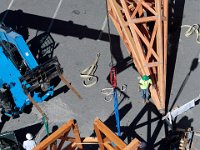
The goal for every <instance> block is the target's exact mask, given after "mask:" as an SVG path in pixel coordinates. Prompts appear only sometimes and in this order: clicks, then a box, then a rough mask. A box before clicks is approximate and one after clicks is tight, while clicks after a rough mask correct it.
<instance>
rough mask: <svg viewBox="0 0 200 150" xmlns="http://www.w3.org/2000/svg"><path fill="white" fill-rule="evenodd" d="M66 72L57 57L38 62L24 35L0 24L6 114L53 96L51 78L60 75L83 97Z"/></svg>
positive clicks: (1, 96)
mask: <svg viewBox="0 0 200 150" xmlns="http://www.w3.org/2000/svg"><path fill="white" fill-rule="evenodd" d="M62 73H63V69H62V68H61V67H60V64H59V62H58V60H57V57H54V58H52V59H50V60H49V61H47V62H45V63H44V64H42V65H38V63H37V61H36V59H35V58H34V56H33V55H32V53H31V51H30V50H29V47H28V46H27V44H26V42H25V41H24V39H23V37H22V36H21V35H19V34H17V33H16V32H14V31H13V30H12V29H10V28H7V27H4V26H1V27H0V88H1V91H0V107H1V111H2V112H3V113H4V114H6V115H9V116H14V115H15V114H16V113H17V114H19V113H20V112H23V109H24V107H25V106H27V105H29V104H30V103H31V102H32V103H33V100H34V102H35V104H36V103H38V102H42V101H44V100H45V99H47V98H48V97H49V96H53V93H54V86H52V85H51V84H50V81H51V80H52V79H53V78H55V77H57V76H59V77H60V78H61V80H62V81H64V82H65V84H66V85H67V86H68V87H69V88H70V89H71V90H73V92H75V94H77V95H78V97H79V98H81V96H80V95H79V94H78V92H77V91H76V90H75V89H74V88H73V87H72V86H71V85H70V84H69V83H68V82H67V80H65V79H64V77H63V76H62ZM33 104H34V103H33Z"/></svg>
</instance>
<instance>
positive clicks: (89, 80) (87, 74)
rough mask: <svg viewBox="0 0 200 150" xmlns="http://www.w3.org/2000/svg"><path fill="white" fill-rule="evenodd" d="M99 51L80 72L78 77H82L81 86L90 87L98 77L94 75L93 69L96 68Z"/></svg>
mask: <svg viewBox="0 0 200 150" xmlns="http://www.w3.org/2000/svg"><path fill="white" fill-rule="evenodd" d="M99 57H100V53H98V54H97V56H96V59H95V61H94V62H93V63H92V65H91V66H89V67H87V68H86V69H84V70H83V71H82V72H81V73H80V77H81V78H82V79H83V86H84V87H87V88H88V87H91V86H93V85H95V84H96V83H97V81H98V77H97V76H95V75H94V73H95V71H96V70H97V67H98V65H97V63H98V61H99Z"/></svg>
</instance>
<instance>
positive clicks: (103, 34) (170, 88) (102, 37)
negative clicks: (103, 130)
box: [0, 0, 200, 150]
mask: <svg viewBox="0 0 200 150" xmlns="http://www.w3.org/2000/svg"><path fill="white" fill-rule="evenodd" d="M0 12H1V14H0V16H1V17H2V16H5V17H4V20H3V21H4V22H5V23H6V24H8V25H10V26H11V27H13V28H16V26H18V27H19V26H21V27H23V29H24V28H25V29H26V30H22V31H23V32H22V33H23V34H24V33H26V36H25V37H26V41H27V42H29V43H30V42H31V40H33V39H35V38H36V37H37V36H38V35H39V34H41V33H43V32H46V31H49V32H50V33H51V37H52V39H53V42H54V44H55V45H56V48H55V49H54V50H53V51H52V54H53V56H57V57H58V60H59V62H60V64H61V66H62V67H63V70H64V76H65V78H66V79H67V81H69V82H70V83H71V85H72V86H73V87H74V88H75V89H76V90H77V91H78V92H79V93H80V95H81V96H82V97H83V99H79V98H78V97H77V96H76V95H75V94H74V93H73V91H72V90H68V89H67V87H65V86H64V83H63V82H62V81H61V82H59V84H58V85H57V87H56V92H55V96H54V97H52V98H51V99H49V100H48V101H45V102H43V103H41V104H39V106H40V107H41V108H42V109H43V110H44V111H45V113H46V114H47V116H48V117H49V128H50V130H52V128H53V127H56V126H58V127H59V126H60V125H62V124H63V123H65V122H66V121H67V120H69V119H70V118H73V119H75V120H76V121H77V122H78V126H79V130H80V134H81V136H83V137H87V136H90V135H92V133H93V121H94V119H95V118H96V117H98V118H99V119H101V120H102V121H103V122H104V123H105V124H106V125H107V126H108V127H109V128H110V129H111V130H113V131H114V132H116V127H115V126H116V125H115V118H114V114H113V111H114V108H113V100H111V101H110V102H106V101H105V100H104V98H105V95H103V94H102V93H101V90H102V89H103V88H110V87H111V85H110V84H109V82H108V75H109V71H110V62H111V58H114V63H115V64H116V65H117V66H118V74H117V82H118V84H117V85H118V93H120V91H121V88H122V86H123V85H126V87H127V88H126V90H125V91H124V92H122V93H121V95H119V96H118V100H119V113H120V123H121V131H122V137H121V138H122V139H123V140H124V141H125V142H126V143H129V142H130V141H131V139H133V138H135V137H137V138H139V139H140V140H141V141H144V142H146V143H147V145H148V146H149V147H150V148H151V149H161V147H160V143H161V141H162V139H163V138H164V137H165V126H164V123H163V121H162V120H161V118H160V115H159V113H158V112H157V111H156V108H155V107H154V105H153V104H151V103H150V104H147V105H144V104H143V103H141V98H140V94H139V93H138V86H137V82H138V76H139V75H138V73H137V71H136V70H135V69H134V65H133V64H132V61H131V59H130V57H129V56H128V52H127V50H126V48H125V46H124V45H123V43H122V41H121V40H120V37H119V36H118V33H117V31H116V29H115V27H114V26H113V24H112V22H111V21H110V29H111V35H110V36H111V39H112V57H111V51H110V41H109V38H108V35H109V34H108V28H107V23H106V5H105V1H94V0H81V1H71V0H1V2H0ZM199 12H200V3H199V2H198V1H197V0H190V1H185V0H171V1H169V15H170V17H169V21H170V23H169V40H168V74H167V99H168V100H169V103H168V110H170V109H172V108H174V107H176V106H181V105H183V104H185V103H186V102H188V101H190V100H192V99H193V98H195V97H197V96H198V95H199V94H200V90H199V87H200V80H199V78H198V77H199V74H200V69H199V65H198V64H199V59H200V58H199V54H200V49H199V44H197V43H196V39H195V34H194V35H191V36H190V37H188V38H187V37H185V36H184V32H185V31H186V29H187V28H181V25H185V24H187V25H192V24H199V22H200V18H199ZM24 31H26V32H24ZM98 53H100V57H99V61H98V68H97V70H96V72H95V75H96V76H97V77H98V82H97V84H95V85H94V86H92V87H89V88H86V87H84V86H83V84H82V79H81V78H80V72H81V71H83V70H84V69H85V68H87V67H89V66H90V65H91V64H92V63H93V62H94V60H95V59H96V55H97V54H98ZM198 107H199V105H197V106H196V107H195V108H193V109H191V110H189V111H187V112H186V113H184V114H182V115H180V116H178V117H177V120H176V122H177V124H178V127H181V128H186V127H190V126H191V127H193V129H194V131H198V130H199V128H200V121H199V118H198V117H199V115H198V114H199V108H198ZM41 120H42V118H41V115H40V113H39V112H38V111H37V110H36V108H34V107H33V108H31V109H30V112H29V113H23V114H21V115H20V117H19V118H16V119H12V118H11V119H10V120H8V121H7V122H5V123H4V124H2V125H1V128H2V129H1V132H4V131H10V130H14V131H16V132H17V133H18V136H21V137H20V138H21V140H22V139H24V138H25V133H26V132H31V133H33V134H34V135H35V136H36V141H37V142H39V141H40V140H41V139H42V138H44V136H45V134H46V133H45V128H44V127H42V126H41ZM193 143H194V144H193V149H194V150H195V149H199V148H200V142H198V137H197V136H194V142H193ZM159 147H160V148H159Z"/></svg>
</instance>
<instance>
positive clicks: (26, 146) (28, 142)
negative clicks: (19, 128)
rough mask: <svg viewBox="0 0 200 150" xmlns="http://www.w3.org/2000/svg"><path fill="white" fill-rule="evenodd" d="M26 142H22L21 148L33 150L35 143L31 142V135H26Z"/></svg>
mask: <svg viewBox="0 0 200 150" xmlns="http://www.w3.org/2000/svg"><path fill="white" fill-rule="evenodd" d="M26 139H27V140H26V141H24V142H23V148H24V149H25V150H33V149H34V147H35V146H36V143H35V141H34V140H33V135H32V134H31V133H27V134H26Z"/></svg>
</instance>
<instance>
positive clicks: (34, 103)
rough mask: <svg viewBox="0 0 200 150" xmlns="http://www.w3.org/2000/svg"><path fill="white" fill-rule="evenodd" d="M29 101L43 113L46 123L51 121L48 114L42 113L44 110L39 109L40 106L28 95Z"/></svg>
mask: <svg viewBox="0 0 200 150" xmlns="http://www.w3.org/2000/svg"><path fill="white" fill-rule="evenodd" d="M27 96H28V98H29V100H30V101H31V103H32V104H33V105H34V106H35V108H36V109H37V110H38V111H39V112H40V113H41V115H42V117H45V119H46V121H48V120H49V118H48V117H47V116H46V114H45V113H44V112H43V111H42V109H41V108H40V107H39V105H38V104H37V103H36V102H35V101H34V99H33V98H32V97H31V95H30V94H27Z"/></svg>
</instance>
